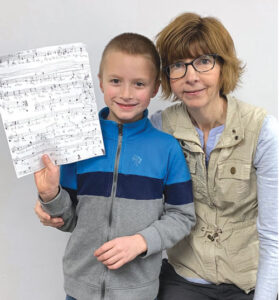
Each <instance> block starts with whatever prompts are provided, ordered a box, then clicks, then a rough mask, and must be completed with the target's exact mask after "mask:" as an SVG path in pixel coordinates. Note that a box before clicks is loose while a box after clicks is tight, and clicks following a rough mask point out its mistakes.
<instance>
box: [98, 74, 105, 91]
mask: <svg viewBox="0 0 279 300" xmlns="http://www.w3.org/2000/svg"><path fill="white" fill-rule="evenodd" d="M98 78H99V86H100V89H101V91H102V92H103V93H104V87H103V79H102V77H101V76H100V74H98Z"/></svg>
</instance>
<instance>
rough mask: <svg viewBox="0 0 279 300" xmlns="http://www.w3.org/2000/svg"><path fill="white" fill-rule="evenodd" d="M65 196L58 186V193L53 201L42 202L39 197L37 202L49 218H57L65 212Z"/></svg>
mask: <svg viewBox="0 0 279 300" xmlns="http://www.w3.org/2000/svg"><path fill="white" fill-rule="evenodd" d="M66 194H67V192H65V191H64V190H63V189H62V188H61V186H59V192H58V194H57V196H56V197H55V198H54V199H52V200H50V201H49V202H44V201H43V200H42V198H41V197H40V195H39V201H40V203H41V205H42V207H43V209H44V211H45V212H47V213H48V214H49V215H50V216H51V217H58V216H61V215H62V214H63V212H64V211H65V202H66V198H67V195H66Z"/></svg>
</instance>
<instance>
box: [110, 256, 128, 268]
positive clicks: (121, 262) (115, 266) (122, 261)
mask: <svg viewBox="0 0 279 300" xmlns="http://www.w3.org/2000/svg"><path fill="white" fill-rule="evenodd" d="M125 263H126V262H125V261H124V260H123V259H120V260H119V261H117V262H116V263H115V264H112V265H109V266H107V267H108V269H110V270H116V269H119V268H120V267H122V266H123V265H125Z"/></svg>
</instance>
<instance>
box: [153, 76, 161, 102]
mask: <svg viewBox="0 0 279 300" xmlns="http://www.w3.org/2000/svg"><path fill="white" fill-rule="evenodd" d="M160 84H161V80H157V81H156V83H155V87H154V91H153V94H152V97H151V98H153V97H155V96H156V95H157V93H158V90H159V87H160Z"/></svg>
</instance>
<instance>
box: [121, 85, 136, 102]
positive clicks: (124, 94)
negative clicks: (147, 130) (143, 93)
mask: <svg viewBox="0 0 279 300" xmlns="http://www.w3.org/2000/svg"><path fill="white" fill-rule="evenodd" d="M120 97H121V98H122V99H124V100H129V99H131V98H132V97H133V96H132V91H131V88H130V87H129V85H123V86H122V89H121V95H120Z"/></svg>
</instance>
